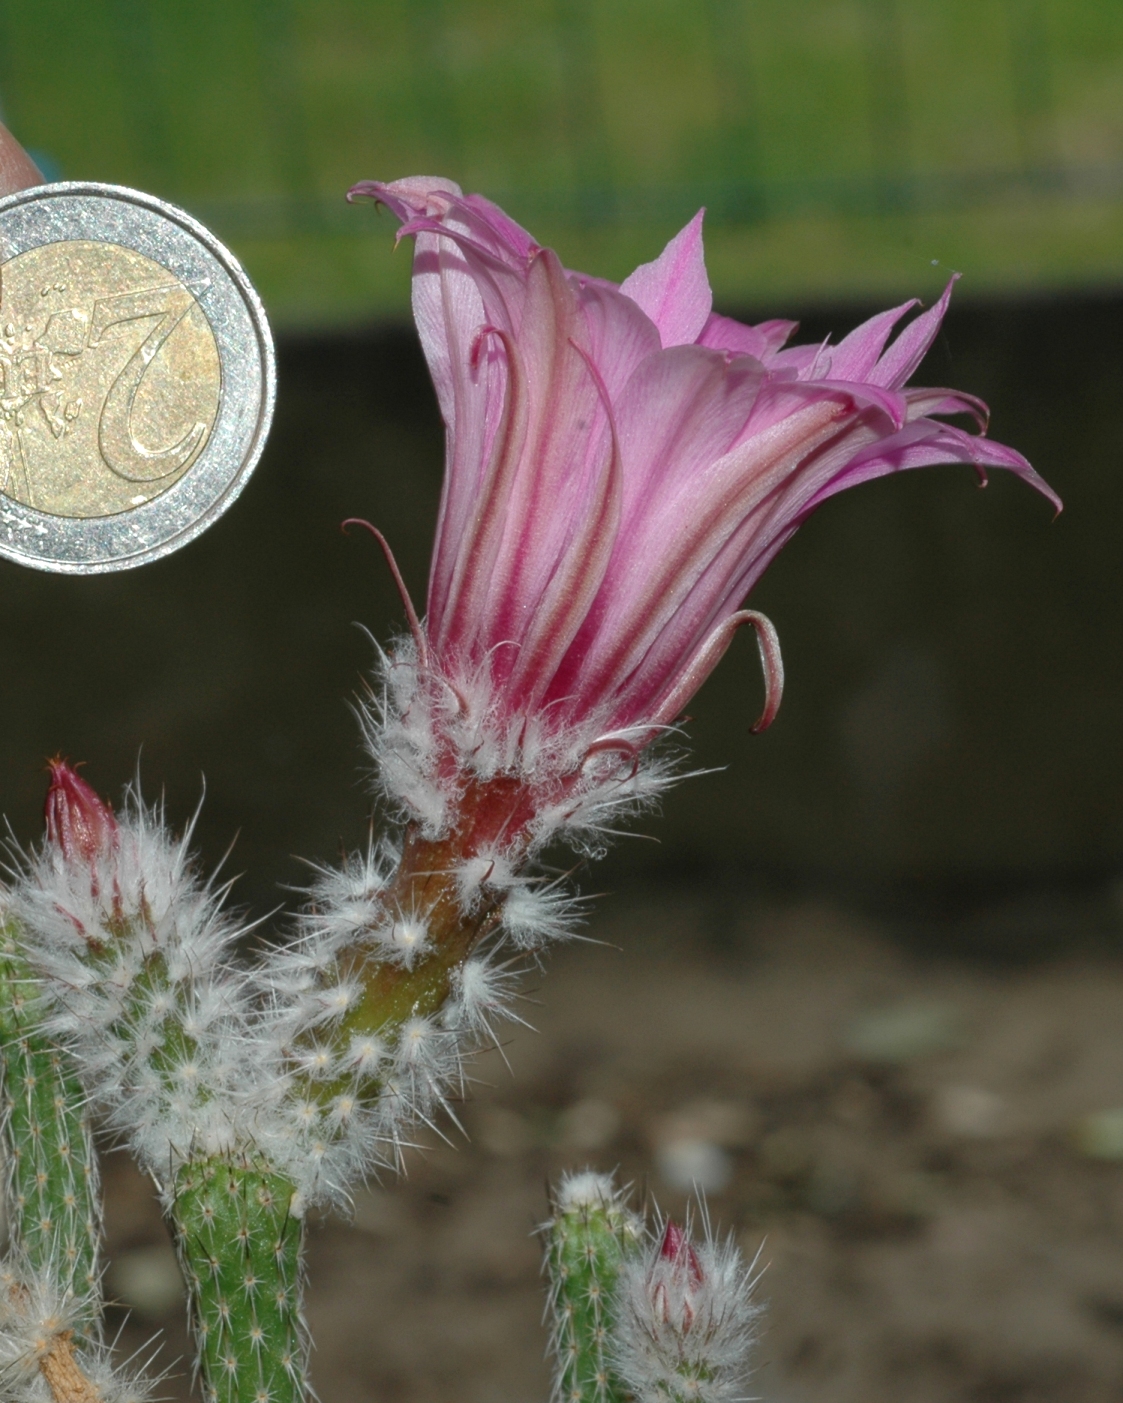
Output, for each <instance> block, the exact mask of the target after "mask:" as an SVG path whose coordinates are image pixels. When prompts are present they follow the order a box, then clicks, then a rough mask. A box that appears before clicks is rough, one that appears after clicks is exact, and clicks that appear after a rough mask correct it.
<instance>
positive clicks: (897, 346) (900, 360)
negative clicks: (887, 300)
mask: <svg viewBox="0 0 1123 1403" xmlns="http://www.w3.org/2000/svg"><path fill="white" fill-rule="evenodd" d="M958 281H959V274H958V273H955V274H954V275H953V276H952V278H951V281H950V282H949V283H948V285H947V287H945V288H944V290H943V293H942V295H941V297H940V300H939V301H938V302H937V303H936V304H935V306H933V307H929V308H928V310H927V311H926V312H924V313H923V314H922V315H921V316H919V317H917V318H916V320H915V321H911V322H909V324H908V326H906V327H905V329H904V331H902V332H901V334H900V335H899V336H898V337H897V339H896V340H895V341H894V342H893V344H892V345H891V346H890V347H889V349H888V350H887V351H886V352H885V353H884V355H882V357H881V359H880V360H879V361H878V362H877V364H876V365H875V366H873V368H872V369H871V370H870V372H869V374H868V376H866V377H863V378H867V379H869V381H870V383H871V384H874V385H888V386H889V387H890V388H891V389H894V390H897V389H900V387H901V386H902V385H903V384H904V383H905V381H906V380H907V379H908V378H909V377H910V376H911V375H913V374H915V372H916V369H917V366H919V364H920V362H921V361H922V360H923V359H924V357H925V355H926V354H927V353H928V348H929V347H930V346H931V344H932V342H933V341H935V339H936V333H937V332H938V331H939V329H940V323H941V322H942V321H943V319H944V315H945V313H946V312H947V309H948V303H949V302H950V301H951V291H952V288H953V287H955V285H956V283H957V282H958Z"/></svg>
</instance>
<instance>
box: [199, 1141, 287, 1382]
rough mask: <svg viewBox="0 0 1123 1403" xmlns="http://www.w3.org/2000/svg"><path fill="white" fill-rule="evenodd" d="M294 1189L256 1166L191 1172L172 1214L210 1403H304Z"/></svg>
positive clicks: (219, 1164) (215, 1164) (228, 1164)
mask: <svg viewBox="0 0 1123 1403" xmlns="http://www.w3.org/2000/svg"><path fill="white" fill-rule="evenodd" d="M294 1193H295V1188H294V1186H293V1184H292V1183H291V1182H290V1181H289V1180H288V1179H286V1178H285V1177H284V1176H283V1175H279V1174H275V1173H271V1172H269V1170H268V1169H267V1168H265V1167H263V1166H260V1165H256V1164H254V1163H251V1162H248V1161H239V1162H234V1161H231V1160H225V1159H217V1158H215V1159H208V1160H203V1161H199V1162H197V1163H192V1164H187V1165H184V1166H183V1167H182V1168H181V1169H180V1171H179V1173H178V1175H177V1177H176V1182H175V1197H174V1205H173V1208H172V1211H171V1218H172V1227H173V1231H174V1234H175V1239H176V1245H177V1247H178V1250H179V1254H180V1260H181V1263H182V1265H183V1270H184V1275H185V1276H186V1278H187V1283H188V1288H189V1291H190V1294H191V1314H192V1323H193V1326H194V1329H195V1334H196V1340H197V1344H198V1349H199V1366H200V1371H201V1374H202V1380H203V1389H204V1393H205V1396H206V1398H207V1399H208V1403H303V1401H304V1400H305V1399H306V1398H307V1397H308V1396H309V1394H310V1389H309V1387H308V1383H307V1378H306V1368H307V1359H306V1354H307V1345H306V1339H305V1331H304V1323H303V1319H302V1317H301V1310H300V1304H301V1290H302V1284H303V1283H302V1267H301V1248H302V1242H303V1224H302V1222H301V1219H300V1218H299V1217H296V1216H294V1214H293V1212H292V1204H293V1197H294Z"/></svg>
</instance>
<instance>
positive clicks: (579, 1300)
mask: <svg viewBox="0 0 1123 1403" xmlns="http://www.w3.org/2000/svg"><path fill="white" fill-rule="evenodd" d="M544 1231H545V1236H546V1270H547V1272H548V1274H549V1279H550V1309H551V1313H552V1315H553V1350H554V1357H555V1364H556V1377H555V1380H554V1398H555V1400H556V1403H628V1400H629V1399H630V1398H631V1393H630V1391H629V1390H628V1389H627V1388H625V1387H624V1386H623V1384H622V1383H621V1382H620V1380H619V1379H618V1378H617V1377H616V1375H615V1373H614V1372H613V1369H612V1366H611V1363H610V1359H609V1355H610V1350H611V1342H610V1336H611V1330H612V1323H613V1317H614V1313H615V1308H616V1302H615V1294H616V1284H617V1281H618V1279H619V1276H620V1268H621V1265H622V1263H623V1261H624V1257H625V1254H626V1253H627V1251H628V1250H629V1248H632V1247H634V1246H635V1244H636V1243H637V1242H638V1241H639V1238H640V1235H641V1232H642V1229H641V1227H640V1225H639V1223H638V1221H637V1219H636V1218H635V1216H634V1215H633V1214H632V1213H630V1212H629V1211H628V1209H627V1208H626V1207H624V1205H623V1203H622V1201H621V1198H620V1195H619V1194H618V1193H616V1192H615V1190H614V1188H613V1185H612V1181H611V1180H610V1179H607V1178H605V1177H604V1176H602V1175H599V1174H591V1173H585V1174H576V1175H573V1176H571V1177H569V1178H568V1179H566V1180H564V1181H563V1183H562V1185H561V1187H560V1188H559V1190H558V1194H557V1201H556V1203H555V1211H554V1216H553V1218H552V1219H551V1220H550V1222H549V1223H547V1224H546V1227H545V1229H544Z"/></svg>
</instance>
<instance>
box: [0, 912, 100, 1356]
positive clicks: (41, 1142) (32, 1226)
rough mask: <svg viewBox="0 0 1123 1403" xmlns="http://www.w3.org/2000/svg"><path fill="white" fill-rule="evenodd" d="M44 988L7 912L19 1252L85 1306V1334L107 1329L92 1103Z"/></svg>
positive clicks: (7, 1044) (5, 1023)
mask: <svg viewBox="0 0 1123 1403" xmlns="http://www.w3.org/2000/svg"><path fill="white" fill-rule="evenodd" d="M39 1017H40V1009H39V1006H38V1001H37V998H36V986H35V980H34V977H33V975H32V974H31V971H30V969H29V967H28V965H27V962H26V961H25V959H24V958H23V955H22V953H21V949H20V943H19V931H18V928H17V926H16V924H15V922H14V921H12V920H11V918H10V917H9V918H5V917H4V914H3V912H0V1064H2V1071H3V1111H4V1120H3V1131H4V1140H5V1145H6V1149H7V1153H8V1182H7V1200H8V1211H9V1214H10V1232H11V1236H12V1240H13V1244H15V1245H17V1246H18V1247H19V1248H20V1249H21V1250H22V1252H23V1253H24V1254H25V1255H26V1257H27V1259H28V1263H29V1265H30V1266H31V1268H32V1269H33V1270H35V1271H37V1272H43V1273H46V1272H49V1273H50V1275H51V1276H52V1278H53V1279H54V1281H55V1283H56V1285H57V1286H58V1287H59V1288H60V1289H61V1290H63V1291H70V1292H72V1293H73V1296H74V1298H75V1300H76V1302H78V1303H80V1313H79V1318H78V1320H77V1322H76V1328H77V1330H78V1333H79V1336H81V1335H82V1334H85V1335H87V1336H91V1337H93V1336H96V1335H97V1334H98V1332H99V1329H100V1315H101V1308H100V1298H99V1291H98V1249H99V1245H100V1241H101V1202H100V1197H99V1192H98V1172H97V1160H96V1157H95V1152H94V1145H93V1137H92V1134H91V1131H90V1126H89V1121H88V1119H87V1116H86V1113H85V1105H86V1099H87V1098H86V1095H85V1092H84V1091H83V1089H82V1085H81V1082H80V1081H79V1078H78V1073H77V1070H76V1068H75V1066H74V1063H73V1061H72V1059H71V1057H70V1055H69V1053H67V1052H64V1051H63V1050H62V1049H60V1048H59V1047H57V1046H56V1045H55V1044H54V1043H53V1042H51V1041H50V1040H49V1039H48V1038H45V1037H44V1036H43V1035H42V1034H41V1033H40V1032H38V1031H37V1028H38V1022H39Z"/></svg>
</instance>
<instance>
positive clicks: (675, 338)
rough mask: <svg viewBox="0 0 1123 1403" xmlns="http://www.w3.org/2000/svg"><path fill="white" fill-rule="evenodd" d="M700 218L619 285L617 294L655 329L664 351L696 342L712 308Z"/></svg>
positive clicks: (700, 213) (701, 212)
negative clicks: (651, 261) (635, 306)
mask: <svg viewBox="0 0 1123 1403" xmlns="http://www.w3.org/2000/svg"><path fill="white" fill-rule="evenodd" d="M704 214H705V210H699V211H698V213H697V214H696V215H695V216H694V218H693V219H692V220H691V221H690V223H689V224H688V225H687V226H686V228H685V229H681V230H680V231H679V232H678V233H677V234H676V235H675V236H674V238H673V239H672V240H671V241H670V243H669V244H668V245H667V247H666V248H665V249H664V250H663V252H662V253H661V254H660V255H659V257H658V258H657V259H655V261H654V262H653V263H641V264H640V266H639V267H638V268H637V269H636V270H635V272H634V273H630V274H629V275H628V276H627V277H626V278H625V279H624V281H623V282H622V283H621V284H620V291H621V292H622V293H624V295H625V296H626V297H630V298H631V299H632V301H633V302H634V303H635V304H636V305H637V306H638V307H639V308H640V309H641V310H642V311H644V312H646V313H647V315H648V316H649V317H650V318H651V320H652V321H653V322H654V323H655V325H656V326H657V327H658V328H659V337H660V340H661V341H662V343H663V345H664V347H666V346H689V345H691V344H693V342H695V341H697V339H698V337H699V335H700V334H701V331H702V328H703V327H704V326H705V325H706V320H707V318H708V317H709V315H710V309H711V308H712V307H713V301H714V299H713V294H712V293H711V292H710V280H709V278H708V277H707V276H706V262H705V258H704V256H703V253H702V216H703V215H704Z"/></svg>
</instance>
